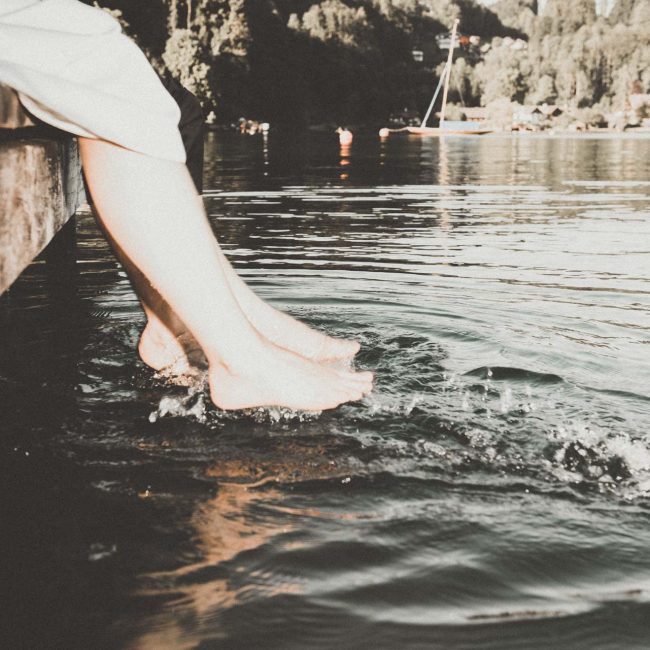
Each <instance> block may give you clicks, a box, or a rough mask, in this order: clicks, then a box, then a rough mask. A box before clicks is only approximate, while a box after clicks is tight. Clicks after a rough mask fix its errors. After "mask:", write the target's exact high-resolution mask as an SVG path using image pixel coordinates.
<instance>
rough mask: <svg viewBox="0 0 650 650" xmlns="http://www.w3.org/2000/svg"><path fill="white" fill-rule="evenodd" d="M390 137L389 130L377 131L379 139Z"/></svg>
mask: <svg viewBox="0 0 650 650" xmlns="http://www.w3.org/2000/svg"><path fill="white" fill-rule="evenodd" d="M389 135H390V130H389V129H387V128H386V127H384V128H383V129H379V137H380V138H387V137H388V136H389Z"/></svg>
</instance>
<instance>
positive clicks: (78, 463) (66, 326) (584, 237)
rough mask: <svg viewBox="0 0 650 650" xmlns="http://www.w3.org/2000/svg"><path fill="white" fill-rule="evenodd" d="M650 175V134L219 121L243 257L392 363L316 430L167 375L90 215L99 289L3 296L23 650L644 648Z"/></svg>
mask: <svg viewBox="0 0 650 650" xmlns="http://www.w3.org/2000/svg"><path fill="white" fill-rule="evenodd" d="M649 171H650V138H643V137H620V138H618V137H617V138H613V137H600V138H585V137H577V138H553V137H547V136H544V137H535V136H531V137H485V138H452V137H450V138H445V139H417V138H409V137H403V138H399V137H391V138H389V139H387V140H384V141H379V140H378V139H374V138H372V139H366V140H364V138H363V137H359V136H358V137H356V138H355V141H354V143H353V144H352V146H351V147H347V148H345V149H344V148H342V147H339V144H338V142H337V141H336V138H330V137H328V136H326V135H322V136H321V135H309V134H305V135H302V136H295V137H292V138H285V137H284V136H283V135H282V134H271V135H270V136H268V137H267V138H264V139H262V138H259V139H256V138H240V137H232V136H229V135H228V136H224V135H219V136H216V135H212V136H211V139H210V142H209V143H208V147H207V170H206V181H207V182H206V187H207V188H208V190H207V192H206V198H205V200H206V206H207V208H208V212H209V214H210V218H211V220H212V223H213V225H214V227H215V229H216V231H217V232H218V234H219V237H220V239H221V241H222V242H223V244H224V247H225V249H226V250H227V252H228V254H229V256H230V257H231V259H232V260H233V263H234V264H235V265H236V266H237V268H238V270H239V271H240V272H241V273H242V274H243V276H244V277H245V278H246V280H247V281H248V282H249V283H250V284H252V285H253V286H254V288H255V289H256V290H257V291H258V292H259V293H261V294H262V295H263V296H264V297H265V298H267V299H268V300H270V301H272V302H273V303H274V304H276V305H278V306H280V307H282V308H284V309H288V310H289V311H290V312H291V313H293V314H295V315H296V316H298V317H300V318H303V319H305V320H306V321H308V322H310V323H311V324H313V325H315V326H317V327H321V328H323V329H325V330H327V331H329V332H331V333H334V334H341V335H344V336H352V337H357V338H359V339H360V340H361V341H362V343H363V349H362V352H361V354H360V355H359V359H358V365H359V366H361V367H369V368H372V369H373V370H374V371H375V372H376V373H377V377H378V382H377V388H376V390H375V392H374V393H373V394H372V395H371V396H369V397H368V398H366V399H365V400H364V401H363V402H361V403H358V404H351V405H346V406H344V407H342V408H340V409H337V410H336V411H334V412H327V413H324V414H322V415H320V416H313V415H304V414H302V415H301V414H291V413H287V412H283V411H278V410H270V411H269V410H267V411H263V412H250V413H246V414H243V415H239V414H237V415H223V414H219V413H218V412H216V411H215V410H214V409H212V408H211V407H210V406H209V405H208V400H207V399H206V395H205V393H204V391H202V390H201V388H200V387H198V388H197V387H182V386H171V385H168V384H167V383H166V382H165V381H164V379H163V378H156V377H153V376H152V375H151V373H150V372H149V371H148V370H147V369H145V368H143V367H142V366H141V365H140V364H139V362H138V361H137V359H136V358H135V357H134V355H133V347H134V345H135V342H136V341H137V336H138V332H139V329H140V328H141V326H142V323H143V320H142V316H141V314H140V312H139V309H138V306H137V301H136V299H135V296H134V295H133V293H132V292H131V289H130V287H129V285H128V282H127V280H126V278H125V276H124V274H123V273H122V272H121V270H120V269H119V268H118V267H117V265H116V264H115V262H114V261H113V259H112V257H111V256H110V253H109V252H108V251H107V249H106V246H105V244H103V242H102V240H101V238H100V236H99V234H98V232H97V230H96V229H95V227H94V226H93V224H92V223H91V221H90V218H89V215H82V217H81V219H80V224H79V229H78V236H79V263H78V267H77V268H78V271H79V272H78V277H77V279H76V287H75V288H74V289H73V290H70V289H69V287H70V283H69V282H68V283H66V284H65V285H64V286H61V283H59V284H58V286H57V283H56V282H54V284H53V283H52V280H51V279H50V280H48V279H47V278H48V277H49V276H48V275H47V273H46V272H45V269H44V267H43V265H42V264H36V265H34V266H33V267H31V268H30V269H29V271H28V272H27V273H26V274H25V275H24V276H23V278H22V279H21V280H20V282H19V283H18V285H17V287H16V288H15V289H14V290H13V291H12V293H11V295H10V296H8V297H5V298H3V301H2V305H1V306H0V316H1V319H2V320H1V322H0V332H1V335H2V341H3V345H2V346H1V352H0V354H1V358H0V398H1V400H2V404H3V406H4V407H5V408H4V414H5V424H4V431H3V436H2V438H1V439H0V459H1V461H0V462H1V465H0V470H2V471H1V472H0V489H1V490H2V493H3V495H4V500H3V503H2V506H1V507H2V512H1V513H0V514H1V516H2V519H1V521H2V526H1V527H0V550H1V551H2V553H1V555H2V557H3V560H4V561H5V562H6V564H7V567H9V568H8V570H7V571H6V572H5V573H6V575H7V578H6V579H5V580H4V581H3V589H4V591H5V593H7V594H9V593H10V594H12V595H14V597H13V598H12V599H11V600H10V601H9V606H8V610H7V611H8V613H9V620H10V621H12V624H11V625H9V626H4V624H3V625H0V628H1V629H0V640H2V641H3V644H2V645H3V647H43V646H47V645H48V643H49V640H51V639H52V638H56V639H58V640H60V641H57V643H59V645H60V646H61V647H97V646H98V645H101V644H103V645H105V646H107V647H132V648H143V649H144V648H146V649H149V648H193V647H201V648H229V649H230V648H251V647H261V648H262V647H263V648H305V647H310V648H317V647H322V648H333V647H339V648H363V647H377V648H391V649H392V648H397V647H409V648H425V647H426V648H429V647H442V648H452V647H458V648H461V647H463V648H464V647H471V648H499V649H502V648H523V647H525V648H557V647H567V648H569V647H570V648H590V649H591V648H619V647H625V648H633V647H634V648H636V647H639V648H642V647H646V646H647V639H648V638H650V616H648V614H649V613H650V551H648V549H649V548H650V544H649V542H650V533H648V526H647V523H648V512H649V510H648V505H649V503H650V501H649V496H650V439H649V434H648V424H649V423H650V388H649V387H650V354H649V352H648V349H649V348H648V344H649V343H650V337H649V336H648V326H649V325H650V314H649V311H650V309H649V307H648V300H647V298H648V294H649V293H650V275H649V273H648V255H649V253H650V245H649V243H648V242H650V220H649V219H648V217H649V216H650V208H649V195H650V182H649V181H648V180H647V179H648V177H649V176H648V172H649ZM25 513H29V516H25ZM17 540H18V541H19V542H18V543H17ZM80 620H82V621H84V623H83V624H81V625H80V624H79V621H80ZM104 641H105V642H104Z"/></svg>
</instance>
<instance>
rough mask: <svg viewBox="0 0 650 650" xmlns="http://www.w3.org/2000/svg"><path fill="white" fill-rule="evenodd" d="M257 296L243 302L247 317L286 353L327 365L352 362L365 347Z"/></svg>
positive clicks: (242, 305) (259, 330)
mask: <svg viewBox="0 0 650 650" xmlns="http://www.w3.org/2000/svg"><path fill="white" fill-rule="evenodd" d="M253 296H254V298H247V299H246V301H245V302H244V304H242V303H241V302H240V305H241V307H242V310H243V311H244V313H245V314H246V317H247V318H248V320H249V321H250V322H251V324H252V325H253V327H255V329H256V330H257V331H258V332H260V333H261V334H262V335H263V336H264V337H265V338H267V339H268V340H269V341H271V343H275V345H277V346H279V347H281V348H284V349H285V350H289V351H291V352H294V353H296V354H299V355H300V356H302V357H305V358H307V359H311V360H312V361H318V362H327V361H336V360H341V359H352V358H353V357H354V356H355V355H356V353H357V352H358V351H359V348H360V347H361V346H360V345H359V343H358V342H357V341H352V340H349V339H338V338H334V337H332V336H327V334H323V333H322V332H319V331H318V330H315V329H313V328H311V327H309V326H308V325H305V323H302V322H300V321H299V320H297V319H295V318H293V316H290V315H289V314H286V313H284V312H282V311H280V310H278V309H275V308H274V307H272V306H271V305H269V304H268V303H266V302H264V301H262V300H261V299H260V298H258V297H257V296H255V295H254V294H253ZM238 300H239V296H238Z"/></svg>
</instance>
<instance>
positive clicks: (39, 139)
mask: <svg viewBox="0 0 650 650" xmlns="http://www.w3.org/2000/svg"><path fill="white" fill-rule="evenodd" d="M84 201H85V192H84V186H83V180H82V176H81V161H80V158H79V149H78V146H77V140H76V138H74V137H72V136H70V135H69V134H66V133H62V132H60V131H56V130H54V129H49V128H44V127H43V126H41V125H35V124H34V123H33V122H32V121H31V119H30V118H29V116H28V115H27V114H26V113H25V111H23V110H22V107H21V105H20V102H19V101H18V97H17V96H16V94H15V93H14V92H13V91H12V90H11V89H9V88H7V87H6V86H1V85H0V294H2V293H3V292H5V291H6V290H7V289H8V288H9V287H10V286H11V284H12V283H13V282H14V280H15V279H16V278H17V277H18V276H19V275H20V274H21V273H22V271H23V270H24V269H25V267H26V266H28V265H29V264H30V263H31V262H32V261H33V260H34V259H35V258H36V256H37V255H39V253H41V251H43V249H44V248H45V247H46V246H47V245H48V244H49V243H50V242H51V241H52V239H53V238H54V237H55V235H56V234H57V233H58V232H59V231H60V230H61V228H62V227H63V226H64V225H65V224H66V223H67V222H68V221H69V219H70V218H71V217H72V216H73V215H74V213H75V212H76V210H77V209H78V208H79V206H80V205H81V204H82V203H83V202H84Z"/></svg>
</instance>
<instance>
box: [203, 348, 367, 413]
mask: <svg viewBox="0 0 650 650" xmlns="http://www.w3.org/2000/svg"><path fill="white" fill-rule="evenodd" d="M209 381H210V395H211V397H212V401H213V402H214V403H215V404H216V405H217V406H218V407H219V408H222V409H224V410H234V409H243V408H254V407H258V406H283V407H287V408H290V409H294V410H299V411H322V410H325V409H330V408H335V407H337V406H338V405H339V404H343V403H344V402H350V401H355V400H359V399H361V398H362V397H363V396H364V395H367V394H368V393H369V392H370V391H371V390H372V381H373V377H372V373H370V372H359V373H355V372H349V371H340V370H335V369H333V368H328V367H327V366H322V365H320V364H319V363H316V362H314V361H310V360H308V359H305V358H304V357H301V356H299V355H297V354H294V353H292V352H288V351H286V350H283V349H281V348H279V347H277V346H275V345H273V344H270V343H266V342H263V341H261V340H260V342H259V344H258V345H256V346H255V349H254V350H250V349H249V353H248V354H246V355H244V356H242V357H239V358H238V359H237V360H236V362H235V363H234V364H230V365H229V366H228V367H226V366H225V365H222V364H220V363H215V364H212V365H211V367H210V373H209Z"/></svg>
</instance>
